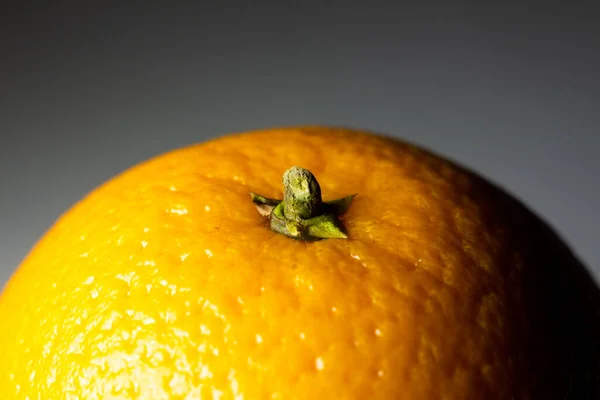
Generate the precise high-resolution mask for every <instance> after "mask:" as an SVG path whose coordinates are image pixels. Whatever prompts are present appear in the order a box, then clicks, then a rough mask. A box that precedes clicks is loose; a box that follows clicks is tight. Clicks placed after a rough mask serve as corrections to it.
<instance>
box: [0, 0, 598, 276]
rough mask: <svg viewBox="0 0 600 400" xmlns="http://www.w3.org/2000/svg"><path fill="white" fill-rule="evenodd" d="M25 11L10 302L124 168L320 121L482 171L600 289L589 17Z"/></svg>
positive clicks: (6, 122) (9, 140) (547, 13)
mask: <svg viewBox="0 0 600 400" xmlns="http://www.w3.org/2000/svg"><path fill="white" fill-rule="evenodd" d="M15 3H18V4H19V6H18V7H19V9H16V8H15V6H12V9H8V8H5V9H3V10H2V11H0V18H1V19H2V20H1V21H0V22H1V25H0V26H1V32H0V33H1V35H0V45H1V48H0V50H1V53H0V132H1V133H2V139H1V142H0V195H1V196H0V227H1V230H0V285H2V284H3V283H4V282H5V281H6V280H7V279H8V277H9V275H10V273H11V272H12V270H13V269H14V268H15V267H16V266H17V265H18V263H19V261H20V260H21V259H22V258H23V257H24V256H25V255H26V253H27V252H28V250H29V249H30V248H31V246H32V245H33V244H34V243H35V242H36V241H37V239H38V238H39V237H40V236H41V235H42V234H43V233H44V231H45V230H46V229H47V228H48V227H49V226H50V225H51V224H52V223H53V221H54V220H55V219H56V218H57V217H58V216H59V214H61V213H62V212H64V211H65V210H66V209H68V208H69V207H70V206H71V205H72V204H73V203H74V202H75V201H77V200H78V199H79V198H81V197H82V196H83V195H85V194H86V193H87V192H88V191H90V190H91V189H93V188H94V187H95V186H96V185H98V184H100V183H102V182H103V181H105V180H107V179H108V178H110V177H111V176H113V175H115V174H117V173H118V172H120V171H122V170H123V169H125V168H127V167H129V166H131V165H133V164H135V163H137V162H139V161H142V160H144V159H146V158H149V157H151V156H153V155H156V154H158V153H162V152H164V151H167V150H169V149H172V148H175V147H179V146H183V145H186V144H190V143H193V142H198V141H202V140H205V139H208V138H211V137H215V136H217V135H221V134H223V133H227V132H233V131H243V130H250V129H257V128H265V127H270V126H278V125H298V124H318V123H322V124H334V125H344V126H352V127H360V128H368V129H371V130H377V131H382V132H384V133H389V134H393V135H396V136H398V137H403V138H406V139H408V140H411V141H413V142H415V143H418V144H422V145H424V146H426V147H428V148H431V149H433V150H435V151H438V152H440V153H442V154H444V155H446V156H449V157H451V158H453V159H456V160H458V161H460V162H462V163H463V164H465V165H467V166H469V167H472V168H474V169H476V170H478V171H480V172H481V173H483V174H484V175H486V176H488V177H489V178H491V179H492V180H494V181H495V182H497V183H499V184H501V185H503V186H505V187H507V188H508V189H509V190H510V191H511V192H512V193H514V194H515V195H517V196H518V197H520V198H521V199H522V200H524V201H525V202H526V203H527V204H529V205H530V206H531V207H532V208H533V209H535V210H536V211H537V212H538V213H540V214H542V215H543V216H545V217H546V218H547V219H548V220H549V221H550V222H551V223H552V224H553V225H554V226H555V227H556V228H557V229H558V230H559V232H560V233H562V235H563V236H564V237H565V238H566V239H567V241H568V243H570V244H571V245H572V247H573V249H574V250H575V251H576V253H577V254H578V255H579V256H580V258H581V259H582V260H583V261H584V262H585V263H586V264H587V265H588V266H589V267H590V269H591V270H592V271H593V273H594V275H595V276H596V277H600V250H599V244H598V238H599V237H600V213H599V211H598V207H599V206H598V204H600V201H599V194H600V183H599V180H598V179H597V175H596V171H598V170H599V169H600V159H599V158H598V151H599V150H600V137H599V132H598V130H599V126H600V110H599V109H600V107H599V106H600V78H599V74H600V73H599V72H598V71H600V44H598V43H599V42H600V24H599V23H598V21H599V20H600V15H599V13H598V12H597V11H596V10H595V9H593V8H592V7H591V6H587V5H585V4H583V3H581V2H580V3H577V2H572V1H571V2H564V3H563V4H562V5H560V3H557V2H539V4H534V3H532V2H498V3H497V4H496V5H492V4H493V3H491V2H488V3H486V2H471V3H473V4H471V5H457V4H452V2H440V4H435V3H433V2H427V1H421V2H414V3H415V4H412V5H406V6H404V5H398V4H401V3H403V2H393V1H385V2H384V1H362V2H361V1H351V0H347V1H309V0H307V1H278V2H275V1H261V2H252V1H245V2H242V1H240V2H234V1H219V2H217V1H211V2H208V1H207V2H206V3H208V5H203V3H204V2H202V1H200V2H195V4H194V3H192V2H189V3H185V2H177V1H173V2H156V3H152V2H137V1H127V2H111V1H102V2H101V1H81V2H62V3H61V2H47V3H52V4H51V5H48V4H46V5H44V4H43V3H42V2H31V1H25V0H23V1H20V2H15ZM120 3H127V4H126V5H123V4H120ZM253 3H254V4H253ZM256 3H258V5H257V4H256ZM395 3H398V4H396V5H394V4H395ZM463 3H464V2H463ZM482 3H484V4H482ZM507 3H510V4H507ZM549 3H552V4H549ZM192 4H194V5H192ZM589 4H590V5H591V4H592V2H589Z"/></svg>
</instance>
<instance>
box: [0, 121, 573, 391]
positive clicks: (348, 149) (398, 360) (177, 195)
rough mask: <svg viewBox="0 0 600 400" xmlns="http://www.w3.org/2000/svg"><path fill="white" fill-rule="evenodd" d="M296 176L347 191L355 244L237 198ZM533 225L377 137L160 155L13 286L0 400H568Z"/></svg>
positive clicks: (431, 159)
mask: <svg viewBox="0 0 600 400" xmlns="http://www.w3.org/2000/svg"><path fill="white" fill-rule="evenodd" d="M292 165H299V166H302V167H304V168H307V169H309V170H310V171H312V172H313V173H314V174H315V176H316V177H317V179H318V180H319V183H320V184H321V187H322V193H323V197H324V200H328V199H333V198H338V197H342V196H345V195H349V194H352V193H358V196H357V197H356V198H355V199H354V202H353V203H352V205H351V207H350V209H349V211H348V212H347V213H346V214H345V215H343V216H342V220H343V223H344V225H345V226H346V228H347V231H348V236H349V238H348V239H327V240H322V241H318V242H310V243H308V242H301V241H296V240H293V239H290V238H288V237H285V236H282V235H279V234H276V233H273V232H272V231H270V230H269V229H268V228H267V227H266V225H265V219H264V217H262V216H261V215H260V214H259V213H258V212H257V210H256V209H255V207H254V206H253V204H252V202H251V201H250V196H249V192H257V193H260V194H263V195H265V196H269V197H276V198H281V197H282V184H281V176H282V173H283V172H284V171H285V170H286V169H287V168H289V167H291V166H292ZM528 218H529V219H531V218H532V217H531V216H529V215H528V214H527V213H526V212H525V211H523V210H522V209H521V208H520V206H518V205H517V204H516V202H513V201H512V200H510V199H509V198H508V197H507V196H505V195H504V194H502V193H501V192H500V191H498V190H497V189H494V188H493V187H491V186H490V185H489V184H487V183H486V182H485V181H483V180H482V179H480V178H477V177H476V176H474V175H472V174H471V173H469V172H467V171H466V170H464V169H462V168H460V167H458V166H456V165H454V164H452V163H450V162H447V161H444V160H442V159H441V158H438V157H437V156H435V155H433V154H431V153H429V152H426V151H424V150H420V149H418V148H416V147H413V146H411V145H408V144H406V143H402V142H399V141H396V140H392V139H388V138H385V137H381V136H376V135H373V134H370V133H362V132H357V131H351V130H345V129H335V128H320V127H306V128H286V129H273V130H265V131H259V132H251V133H246V134H236V135H231V136H225V137H222V138H219V139H216V140H212V141H209V142H206V143H203V144H198V145H193V146H190V147H187V148H183V149H179V150H175V151H172V152H169V153H167V154H165V155H162V156H159V157H157V158H154V159H152V160H150V161H148V162H145V163H143V164H141V165H138V166H136V167H134V168H132V169H130V170H128V171H126V172H124V173H123V174H121V175H120V176H118V177H116V178H114V179H112V180H111V181H109V182H108V183H106V184H104V185H103V186H101V187H99V188H98V189H97V190H95V191H93V192H92V193H91V194H90V195H88V196H87V197H86V198H85V199H83V200H82V201H81V202H79V203H78V204H77V205H75V206H74V207H73V208H72V209H71V210H70V211H69V212H68V213H66V214H65V215H64V216H62V217H61V218H60V219H59V220H58V222H57V223H56V224H55V226H54V227H52V228H51V230H50V231H49V232H48V233H47V234H46V235H45V236H44V237H43V239H42V240H41V241H40V242H39V243H38V244H37V245H36V246H35V248H34V249H33V250H32V251H31V253H30V254H29V255H28V257H27V258H26V259H25V260H24V262H23V263H22V265H21V266H20V267H19V268H18V270H17V272H16V273H15V274H14V276H13V277H12V278H11V280H10V281H9V283H8V284H7V286H6V287H5V290H4V292H3V294H2V297H1V299H0V315H1V323H2V329H0V398H2V399H5V398H6V399H8V398H10V399H38V398H39V399H63V398H64V399H86V400H94V399H109V398H110V399H246V400H249V399H484V398H485V399H505V398H511V396H512V398H514V399H527V398H534V397H532V396H535V397H536V398H539V397H538V395H539V394H543V395H544V396H546V397H544V398H548V399H549V398H555V397H556V398H562V396H563V395H564V391H563V390H564V389H565V379H566V378H565V371H564V369H565V368H562V369H561V367H560V366H558V365H557V364H558V363H559V361H560V362H562V361H561V360H563V359H561V358H560V357H562V356H560V355H558V356H557V355H556V354H558V351H557V350H556V348H557V347H560V346H557V343H558V342H557V340H559V339H560V338H558V337H555V336H556V335H554V336H553V335H552V334H551V333H549V329H550V328H548V326H549V325H548V323H546V322H545V319H544V318H545V317H544V316H543V315H545V314H544V313H543V312H540V311H539V310H541V309H542V308H540V307H538V303H539V304H542V303H543V298H542V300H540V301H539V302H538V301H537V300H532V299H534V298H535V299H537V298H539V296H543V293H542V292H543V290H538V289H536V285H534V284H531V282H533V281H532V280H531V279H530V278H529V276H530V275H531V276H534V275H535V274H539V273H540V271H541V270H542V268H543V266H544V263H545V262H546V261H545V260H547V258H544V257H545V256H539V255H538V254H537V253H536V252H534V251H531V250H530V248H531V247H534V248H535V246H538V244H536V243H533V242H531V239H528V238H530V237H532V236H533V237H535V236H536V235H535V234H532V231H531V230H530V229H529V228H527V226H528V222H527V221H528ZM517 223H518V224H519V225H516V224H517ZM511 224H512V225H511ZM516 226H518V227H519V228H518V229H516V228H515V227H516ZM532 229H533V228H532ZM533 232H534V231H533ZM528 240H529V241H528ZM539 247H541V245H540V246H538V248H539ZM528 285H529V286H528ZM526 289H527V290H529V291H533V292H534V293H536V294H535V295H529V296H528V293H529V292H527V291H526ZM540 293H541V294H540ZM534 303H535V304H534ZM536 307H537V308H536ZM540 315H541V316H540ZM553 352H556V354H554V353H553Z"/></svg>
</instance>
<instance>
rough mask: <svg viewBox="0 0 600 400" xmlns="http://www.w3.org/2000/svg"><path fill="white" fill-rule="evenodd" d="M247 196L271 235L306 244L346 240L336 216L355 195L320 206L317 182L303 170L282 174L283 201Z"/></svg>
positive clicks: (298, 168)
mask: <svg viewBox="0 0 600 400" xmlns="http://www.w3.org/2000/svg"><path fill="white" fill-rule="evenodd" d="M250 196H251V197H252V202H253V203H254V205H255V206H256V209H257V210H258V212H259V213H260V214H261V215H263V216H265V217H267V218H268V219H269V224H270V228H271V230H273V231H274V232H277V233H281V234H282V235H286V236H289V237H291V238H294V239H299V240H306V241H309V240H320V239H331V238H340V239H345V238H347V237H348V236H347V235H346V230H345V229H344V226H343V225H342V223H341V221H340V220H339V219H338V216H339V215H340V214H343V213H345V212H346V211H347V210H348V208H349V207H350V204H351V203H352V200H353V199H354V196H356V195H355V194H353V195H350V196H347V197H343V198H341V199H336V200H331V201H325V202H324V201H323V200H322V199H321V186H319V182H317V179H316V178H315V176H314V175H313V174H312V173H311V172H310V171H309V170H307V169H304V168H300V167H292V168H290V169H288V170H287V171H285V172H284V174H283V200H275V199H269V198H267V197H264V196H261V195H259V194H256V193H250Z"/></svg>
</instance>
